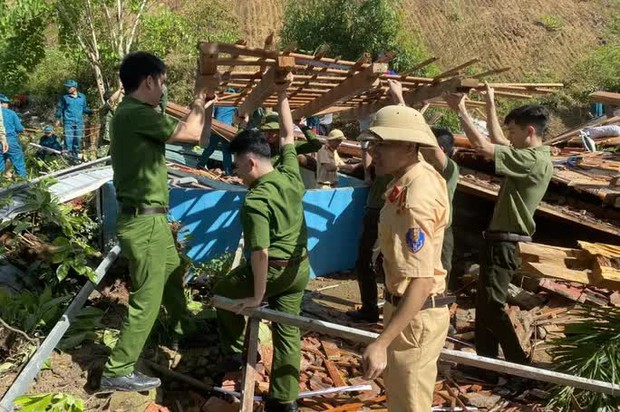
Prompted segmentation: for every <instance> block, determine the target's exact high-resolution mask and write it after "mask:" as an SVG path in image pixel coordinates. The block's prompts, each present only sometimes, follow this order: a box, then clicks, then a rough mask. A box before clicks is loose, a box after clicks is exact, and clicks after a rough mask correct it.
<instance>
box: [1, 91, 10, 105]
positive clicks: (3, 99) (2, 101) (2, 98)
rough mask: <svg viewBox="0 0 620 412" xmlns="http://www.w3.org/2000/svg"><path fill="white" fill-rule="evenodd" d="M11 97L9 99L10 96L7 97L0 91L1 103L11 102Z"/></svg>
mask: <svg viewBox="0 0 620 412" xmlns="http://www.w3.org/2000/svg"><path fill="white" fill-rule="evenodd" d="M10 101H11V99H9V98H8V97H6V96H5V95H4V94H1V93H0V103H8V102H10Z"/></svg>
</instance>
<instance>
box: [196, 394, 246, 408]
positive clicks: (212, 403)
mask: <svg viewBox="0 0 620 412" xmlns="http://www.w3.org/2000/svg"><path fill="white" fill-rule="evenodd" d="M238 410H239V406H238V405H235V404H234V403H228V402H226V401H225V400H223V399H220V398H216V397H215V396H212V397H210V398H209V400H208V401H207V403H205V404H204V406H203V407H202V412H237V411H238Z"/></svg>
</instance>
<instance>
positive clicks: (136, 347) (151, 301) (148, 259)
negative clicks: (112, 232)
mask: <svg viewBox="0 0 620 412" xmlns="http://www.w3.org/2000/svg"><path fill="white" fill-rule="evenodd" d="M116 231H117V237H118V240H119V243H120V246H121V250H122V253H123V254H124V255H125V256H126V257H127V259H128V260H129V275H130V278H131V293H130V294H129V311H128V313H127V317H126V318H125V320H124V322H123V327H122V329H121V332H120V336H119V338H118V342H117V343H116V346H115V347H114V349H113V350H112V354H111V355H110V358H109V359H108V362H107V363H106V365H105V369H104V372H103V374H104V375H105V376H111V377H114V376H123V375H127V374H128V373H131V372H133V370H134V366H135V364H136V362H137V360H138V358H139V357H140V353H141V352H142V348H143V347H144V344H145V343H146V340H147V338H148V336H149V334H150V333H151V329H152V328H153V324H154V323H155V320H156V319H157V316H158V315H159V309H160V306H161V304H162V300H163V303H164V306H165V307H166V310H167V312H168V314H169V316H170V319H171V321H172V325H173V328H174V331H175V332H176V333H179V334H181V333H183V327H182V326H181V321H182V320H185V319H187V316H186V315H187V305H186V302H185V296H184V293H183V273H182V270H181V260H180V258H179V255H178V253H177V250H176V246H175V244H174V239H173V237H172V232H171V231H170V227H169V226H168V219H167V218H166V216H165V215H163V214H158V215H138V216H130V215H125V214H120V215H119V217H118V220H117V222H116Z"/></svg>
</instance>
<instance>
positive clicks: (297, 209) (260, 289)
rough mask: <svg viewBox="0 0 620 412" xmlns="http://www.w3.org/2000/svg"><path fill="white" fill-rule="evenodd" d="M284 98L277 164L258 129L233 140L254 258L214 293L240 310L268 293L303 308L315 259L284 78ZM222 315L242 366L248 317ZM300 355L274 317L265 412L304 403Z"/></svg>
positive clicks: (297, 341) (274, 303) (226, 347)
mask: <svg viewBox="0 0 620 412" xmlns="http://www.w3.org/2000/svg"><path fill="white" fill-rule="evenodd" d="M278 104H279V110H280V114H281V117H280V123H281V124H280V126H281V127H279V129H280V131H281V133H282V155H281V161H280V162H279V166H277V167H276V168H275V169H274V167H273V166H272V164H271V161H270V156H271V152H270V147H269V144H268V143H267V140H266V139H265V137H264V135H263V133H261V132H259V131H256V130H246V131H243V132H241V133H240V134H239V135H238V136H237V137H236V138H235V139H234V140H233V141H232V142H231V144H230V151H231V152H232V153H234V154H235V164H236V167H237V173H238V174H239V177H241V179H243V182H244V183H245V184H246V185H248V187H249V191H248V194H247V195H246V198H245V201H244V203H243V206H242V207H241V223H242V226H243V233H244V239H245V246H246V250H247V251H248V252H249V253H250V257H249V259H248V263H247V264H245V265H243V266H240V267H238V268H237V269H234V270H233V271H232V272H230V273H229V274H228V275H227V276H226V277H224V278H223V279H222V280H221V281H220V282H218V283H217V284H216V285H215V288H214V290H213V292H214V293H215V294H216V295H221V296H226V297H228V298H232V299H237V309H238V312H240V311H242V310H243V309H244V308H248V307H249V308H253V307H257V306H259V305H260V304H261V302H262V301H263V299H266V300H267V301H268V302H269V306H270V307H271V308H272V309H275V310H278V311H281V312H285V313H290V314H294V315H298V314H299V311H300V306H301V301H302V298H303V295H304V289H305V288H306V285H307V284H308V279H309V273H310V265H309V263H308V259H307V252H306V245H307V241H308V234H307V229H306V222H305V220H304V211H303V206H302V197H303V195H304V185H303V182H302V180H301V175H300V173H299V164H298V163H297V152H296V151H295V146H294V144H293V142H294V136H293V119H292V116H291V111H290V108H289V103H288V98H287V96H286V84H284V85H278ZM217 317H218V324H219V330H220V337H221V344H222V348H223V351H224V353H226V354H227V355H228V356H230V358H232V359H235V360H236V362H234V364H235V366H236V367H240V366H241V362H240V359H241V356H240V354H241V352H242V351H243V332H244V329H245V320H244V318H243V316H240V315H237V314H235V313H231V312H227V311H224V310H219V309H218V311H217ZM229 361H230V359H229ZM300 361H301V334H300V331H299V328H297V327H294V326H288V325H281V324H277V323H274V324H273V362H272V368H271V383H270V388H269V399H268V401H267V404H266V409H265V411H267V412H278V411H285V412H290V411H297V410H298V408H297V403H296V401H295V400H296V399H297V395H298V393H299V369H300ZM228 363H233V362H228ZM231 366H232V365H231Z"/></svg>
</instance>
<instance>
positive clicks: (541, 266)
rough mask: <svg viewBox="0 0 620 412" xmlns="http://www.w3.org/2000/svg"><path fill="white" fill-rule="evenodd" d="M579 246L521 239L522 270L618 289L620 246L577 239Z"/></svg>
mask: <svg viewBox="0 0 620 412" xmlns="http://www.w3.org/2000/svg"><path fill="white" fill-rule="evenodd" d="M579 247H580V249H570V248H562V247H556V246H548V245H543V244H539V243H520V244H519V248H520V252H521V259H522V260H523V263H522V270H523V271H524V272H525V273H527V274H529V275H532V276H536V277H544V278H552V279H561V280H565V281H568V282H574V283H579V284H582V285H588V286H594V287H596V288H599V289H607V290H613V291H618V290H620V246H615V245H608V244H604V243H589V242H583V241H580V242H579Z"/></svg>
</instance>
